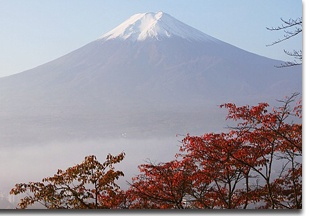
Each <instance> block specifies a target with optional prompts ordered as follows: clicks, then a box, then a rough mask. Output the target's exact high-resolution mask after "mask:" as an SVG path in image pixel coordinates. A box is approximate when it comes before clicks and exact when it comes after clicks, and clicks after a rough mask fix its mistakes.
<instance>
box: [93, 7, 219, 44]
mask: <svg viewBox="0 0 310 216" xmlns="http://www.w3.org/2000/svg"><path fill="white" fill-rule="evenodd" d="M174 36H177V37H181V38H184V39H187V40H200V41H201V40H214V38H212V37H210V36H208V35H206V34H204V33H203V32H201V31H198V30H197V29H194V28H192V27H190V26H188V25H186V24H184V23H183V22H180V21H179V20H177V19H175V18H173V17H172V16H170V15H169V14H166V13H163V12H157V13H152V12H150V13H139V14H135V15H133V16H131V17H130V18H129V19H128V20H126V21H125V22H123V23H122V24H120V25H119V26H117V27H116V28H114V29H113V30H111V31H109V32H108V33H106V34H104V35H103V36H102V37H100V38H99V39H104V40H111V39H121V40H127V39H129V40H133V41H143V40H146V39H150V38H152V39H156V40H161V39H163V38H170V37H174Z"/></svg>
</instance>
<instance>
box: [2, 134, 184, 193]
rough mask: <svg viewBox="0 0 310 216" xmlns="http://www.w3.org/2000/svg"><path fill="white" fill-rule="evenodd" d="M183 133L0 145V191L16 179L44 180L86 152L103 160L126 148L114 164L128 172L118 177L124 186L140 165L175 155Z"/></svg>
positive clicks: (161, 160)
mask: <svg viewBox="0 0 310 216" xmlns="http://www.w3.org/2000/svg"><path fill="white" fill-rule="evenodd" d="M181 139H182V137H166V138H162V139H155V138H149V139H126V138H117V139H98V140H88V141H78V140H76V141H71V142H65V143H64V142H47V143H42V144H40V145H31V146H13V147H1V152H0V157H1V159H2V161H1V164H0V172H1V173H2V175H1V179H0V192H2V193H5V194H8V193H9V190H10V189H11V188H13V187H14V185H15V184H16V183H26V182H30V181H41V180H42V178H44V177H49V176H53V175H54V174H55V173H56V172H57V170H58V169H63V170H65V169H67V168H68V167H70V166H74V165H76V164H79V163H81V162H82V161H83V160H84V158H85V156H88V155H96V157H97V159H98V160H99V161H100V162H104V161H105V159H106V156H107V154H109V153H111V154H112V155H117V154H119V153H121V152H125V154H126V156H125V158H124V160H123V161H122V162H121V163H120V164H117V165H116V166H115V167H116V169H118V170H121V171H123V172H124V174H125V176H124V177H122V178H120V180H119V181H118V183H119V185H120V186H121V187H122V188H126V187H127V186H128V185H127V183H126V181H131V178H132V177H134V175H137V174H138V173H139V170H138V168H137V166H138V165H139V164H143V163H146V162H147V161H149V160H151V161H152V162H166V161H170V160H173V159H174V156H175V154H176V153H177V152H178V149H179V146H180V140H181Z"/></svg>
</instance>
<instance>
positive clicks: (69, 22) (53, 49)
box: [0, 0, 302, 77]
mask: <svg viewBox="0 0 310 216" xmlns="http://www.w3.org/2000/svg"><path fill="white" fill-rule="evenodd" d="M158 11H163V12H165V13H168V14H170V15H171V16H173V17H175V18H177V19H179V20H180V21H182V22H184V23H186V24H188V25H190V26H192V27H194V28H196V29H198V30H200V31H202V32H204V33H206V34H208V35H211V36H213V37H215V38H217V39H220V40H222V41H225V42H227V43H230V44H232V45H235V46H237V47H239V48H242V49H245V50H247V51H250V52H253V53H256V54H259V55H262V56H266V57H269V58H273V59H279V60H289V59H288V56H287V55H286V54H284V52H283V49H287V50H293V49H297V50H298V49H301V47H302V36H298V37H296V38H293V39H291V40H289V41H286V42H283V43H281V44H278V45H274V46H271V47H267V46H266V45H267V44H270V43H272V42H273V41H275V40H277V39H279V38H282V36H283V34H284V33H283V32H271V31H268V30H267V29H266V27H276V26H279V25H281V20H280V18H283V19H286V20H288V19H290V18H297V17H301V16H302V1H301V0H299V1H298V0H286V1H279V0H251V1H248V0H236V1H231V0H221V1H216V0H195V1H190V0H178V1H173V0H104V1H103V0H87V1H86V0H65V1H64V0H53V1H49V0H27V1H25V0H0V26H1V30H0V32H1V33H0V48H1V49H0V77H3V76H8V75H12V74H15V73H19V72H22V71H25V70H27V69H31V68H34V67H36V66H39V65H41V64H44V63H46V62H49V61H51V60H54V59H56V58H58V57H61V56H63V55H65V54H67V53H69V52H71V51H73V50H75V49H78V48H80V47H81V46H83V45H85V44H87V43H89V42H91V41H94V40H96V39H97V38H99V37H100V36H101V35H103V34H104V33H106V32H108V31H110V30H111V29H113V28H114V27H116V26H117V25H119V24H121V23H122V22H123V21H125V20H126V19H128V18H129V17H130V16H132V15H133V14H136V13H142V12H158Z"/></svg>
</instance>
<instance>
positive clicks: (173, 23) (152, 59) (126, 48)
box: [0, 12, 301, 143]
mask: <svg viewBox="0 0 310 216" xmlns="http://www.w3.org/2000/svg"><path fill="white" fill-rule="evenodd" d="M279 64H280V62H279V61H276V60H272V59H268V58H265V57H262V56H258V55H255V54H252V53H249V52H247V51H244V50H241V49H239V48H237V47H234V46H232V45H229V44H227V43H224V42H222V41H220V40H217V39H215V38H213V37H211V36H208V35H206V34H204V33H202V32H200V31H198V30H195V29H193V28H192V27H189V26H188V25H186V24H184V23H182V22H180V21H178V20H176V19H174V18H173V17H171V16H170V15H167V14H164V13H162V12H159V13H144V14H137V15H134V16H132V17H131V18H129V20H127V21H125V22H124V23H122V24H121V25H120V26H118V27H116V28H115V29H113V30H112V31H110V32H108V33H106V34H104V35H103V36H102V37H100V38H99V39H97V40H95V41H93V42H91V43H89V44H87V45H85V46H84V47H81V48H80V49H77V50H75V51H73V52H71V53H69V54H67V55H65V56H63V57H60V58H58V59H56V60H54V61H51V62H49V63H47V64H44V65H41V66H39V67H36V68H33V69H31V70H28V71H25V72H22V73H19V74H17V75H12V76H9V77H5V78H1V79H0V92H1V94H0V104H1V107H0V117H1V120H2V121H1V122H2V123H0V129H2V130H3V131H4V133H5V136H4V135H2V137H0V139H2V140H5V141H7V142H13V141H12V140H16V143H18V142H20V141H21V140H23V141H25V139H26V138H25V136H26V137H28V138H27V139H28V140H29V142H34V140H35V139H42V137H45V138H55V137H66V138H68V139H69V138H73V137H74V138H77V137H82V138H87V137H96V136H98V137H100V136H106V135H111V136H118V135H119V134H121V133H123V132H126V133H127V134H132V136H143V135H146V136H149V135H159V134H166V135H174V134H176V133H186V132H194V133H201V132H202V131H206V129H207V128H210V129H211V128H212V127H213V126H214V127H216V123H218V119H217V120H216V119H215V116H219V117H220V116H221V115H222V113H220V112H216V111H214V110H217V109H218V107H217V105H219V104H221V103H225V102H237V103H242V104H245V103H257V102H261V101H274V100H276V99H281V98H282V97H284V96H286V95H290V94H291V93H293V92H296V91H297V92H301V67H295V68H286V69H278V68H275V67H274V66H275V65H279ZM221 118H222V119H224V117H223V116H221ZM17 125H18V128H19V129H20V130H21V131H24V133H22V134H21V136H20V137H24V138H23V139H22V138H18V137H15V136H14V135H13V134H14V131H16V127H17ZM222 125H223V124H221V126H222ZM29 126H31V128H29ZM38 134H39V135H38ZM40 137H41V138H40ZM27 139H26V140H27Z"/></svg>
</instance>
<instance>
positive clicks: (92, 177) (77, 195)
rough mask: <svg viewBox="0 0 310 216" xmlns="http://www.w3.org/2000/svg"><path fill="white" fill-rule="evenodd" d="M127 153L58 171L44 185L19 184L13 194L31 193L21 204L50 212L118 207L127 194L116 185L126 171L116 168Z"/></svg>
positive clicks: (23, 206) (85, 162) (12, 191)
mask: <svg viewBox="0 0 310 216" xmlns="http://www.w3.org/2000/svg"><path fill="white" fill-rule="evenodd" d="M124 156H125V154H124V153H121V154H119V155H117V156H112V155H110V154H109V155H108V156H107V159H106V161H105V162H104V163H100V162H99V161H98V160H97V158H96V157H95V156H93V155H92V156H88V157H85V160H84V161H83V162H82V163H81V164H78V165H76V166H73V167H70V168H68V169H67V170H65V171H63V170H58V171H57V173H56V174H55V175H54V176H52V177H47V178H44V179H42V182H30V183H28V184H25V183H21V184H16V185H15V187H14V188H13V189H12V190H11V194H15V195H16V194H20V193H27V194H29V195H27V196H25V197H24V198H23V199H21V200H20V203H19V204H18V205H19V207H20V208H22V209H24V208H27V207H29V206H31V205H33V204H34V203H40V204H42V205H43V206H44V207H46V208H48V209H98V208H101V209H102V208H103V209H107V208H118V207H119V206H120V203H121V200H120V198H121V197H122V194H123V191H122V190H120V188H119V186H118V185H117V184H116V183H115V180H117V179H118V178H119V177H120V176H123V175H124V174H123V172H121V171H115V170H114V167H113V165H114V164H116V163H119V162H120V161H122V160H123V158H124Z"/></svg>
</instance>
